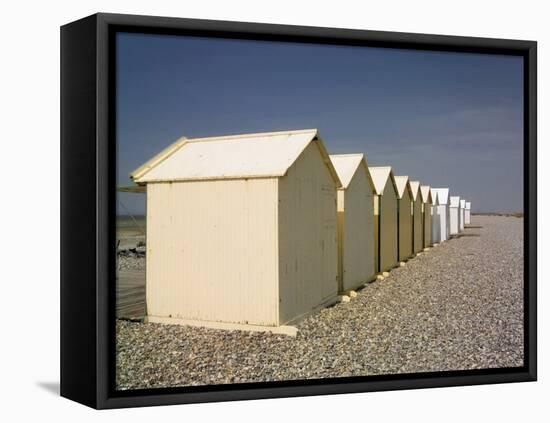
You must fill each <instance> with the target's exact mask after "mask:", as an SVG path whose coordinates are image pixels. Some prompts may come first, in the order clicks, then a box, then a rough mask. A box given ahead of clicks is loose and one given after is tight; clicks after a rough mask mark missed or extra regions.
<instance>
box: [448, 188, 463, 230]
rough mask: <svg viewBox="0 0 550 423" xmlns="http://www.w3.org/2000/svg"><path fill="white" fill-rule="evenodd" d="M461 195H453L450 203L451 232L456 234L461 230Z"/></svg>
mask: <svg viewBox="0 0 550 423" xmlns="http://www.w3.org/2000/svg"><path fill="white" fill-rule="evenodd" d="M459 216H460V197H458V196H451V199H450V204H449V233H450V235H456V234H458V232H459V231H460V217H459Z"/></svg>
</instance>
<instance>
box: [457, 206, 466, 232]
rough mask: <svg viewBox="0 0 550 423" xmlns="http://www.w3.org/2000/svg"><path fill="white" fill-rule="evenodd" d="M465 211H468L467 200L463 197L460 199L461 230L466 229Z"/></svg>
mask: <svg viewBox="0 0 550 423" xmlns="http://www.w3.org/2000/svg"><path fill="white" fill-rule="evenodd" d="M465 211H466V200H463V199H461V200H460V214H459V216H458V217H459V220H458V222H459V225H460V232H462V231H464V218H465Z"/></svg>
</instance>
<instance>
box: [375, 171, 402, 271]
mask: <svg viewBox="0 0 550 423" xmlns="http://www.w3.org/2000/svg"><path fill="white" fill-rule="evenodd" d="M381 203H382V205H381V215H380V226H381V228H380V238H381V239H380V252H379V254H380V271H382V272H385V271H388V270H390V269H392V268H394V267H395V266H397V242H398V240H397V194H396V192H395V190H394V187H393V185H392V182H391V180H390V179H388V181H387V182H386V186H385V187H384V193H383V195H382V198H381Z"/></svg>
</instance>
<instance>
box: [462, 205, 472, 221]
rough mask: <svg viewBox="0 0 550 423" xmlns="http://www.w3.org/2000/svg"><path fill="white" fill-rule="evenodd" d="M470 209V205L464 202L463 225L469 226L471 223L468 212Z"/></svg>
mask: <svg viewBox="0 0 550 423" xmlns="http://www.w3.org/2000/svg"><path fill="white" fill-rule="evenodd" d="M471 208H472V203H471V202H469V201H466V208H465V210H464V224H465V225H469V224H470V222H471V216H470V210H471Z"/></svg>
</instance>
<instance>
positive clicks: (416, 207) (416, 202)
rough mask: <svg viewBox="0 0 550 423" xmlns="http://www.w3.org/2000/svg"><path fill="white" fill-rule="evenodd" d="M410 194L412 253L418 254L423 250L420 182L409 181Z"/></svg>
mask: <svg viewBox="0 0 550 423" xmlns="http://www.w3.org/2000/svg"><path fill="white" fill-rule="evenodd" d="M410 186H411V192H412V198H413V205H412V215H413V224H412V226H413V253H414V254H418V253H419V252H421V251H422V250H423V249H424V242H423V239H422V237H423V230H422V220H423V217H422V196H421V195H420V182H418V181H411V182H410Z"/></svg>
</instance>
